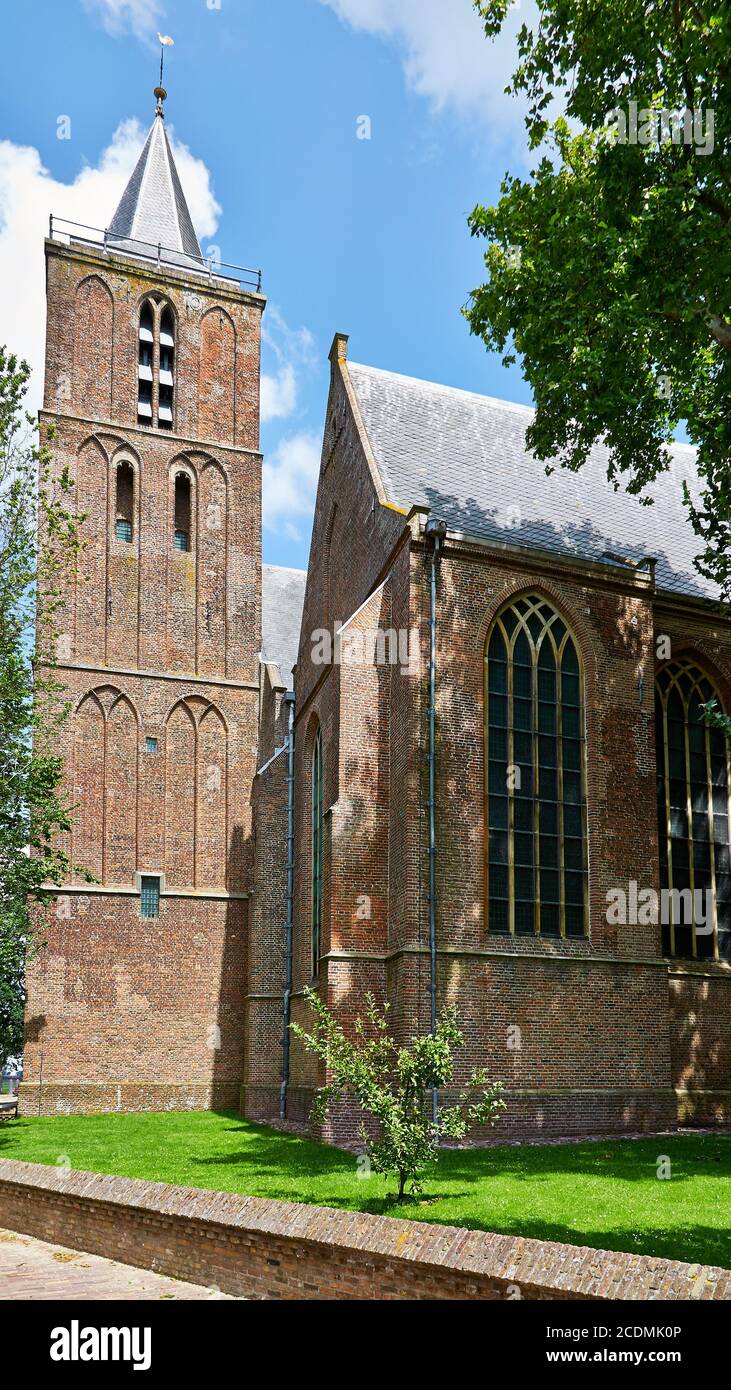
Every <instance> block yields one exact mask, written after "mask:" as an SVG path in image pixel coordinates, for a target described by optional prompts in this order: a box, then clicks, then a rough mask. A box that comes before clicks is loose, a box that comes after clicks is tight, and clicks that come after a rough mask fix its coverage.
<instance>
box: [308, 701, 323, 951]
mask: <svg viewBox="0 0 731 1390" xmlns="http://www.w3.org/2000/svg"><path fill="white" fill-rule="evenodd" d="M322 825H323V820H322V733H321V731H320V729H318V730H317V733H316V734H315V740H314V743H313V745H312V767H311V804H310V895H311V896H310V927H311V938H312V974H313V976H314V975H317V974H318V973H319V969H320V947H321V943H322Z"/></svg>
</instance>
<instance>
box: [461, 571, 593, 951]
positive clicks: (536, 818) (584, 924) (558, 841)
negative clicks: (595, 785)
mask: <svg viewBox="0 0 731 1390" xmlns="http://www.w3.org/2000/svg"><path fill="white" fill-rule="evenodd" d="M485 710H486V729H485V737H486V758H485V761H486V768H487V778H486V782H487V909H488V927H489V930H490V931H491V932H509V933H515V934H518V935H526V936H527V935H533V934H536V933H540V934H541V935H542V936H570V937H579V936H585V935H586V934H587V932H588V884H587V879H588V874H587V840H586V771H585V737H584V706H583V693H582V678H581V669H580V665H579V658H578V653H577V649H576V645H575V643H574V640H573V638H572V636H571V634H570V632H569V631H568V629H567V627H566V624H565V623H564V622H563V620H562V618H560V617H559V615H558V613H557V612H556V610H555V609H554V608H552V607H551V605H550V604H549V603H546V601H545V600H544V599H542V598H540V596H538V595H534V596H530V597H527V596H526V597H524V598H519V599H516V600H515V601H514V602H513V603H511V604H509V605H507V606H506V607H505V608H503V609H502V610H501V612H500V613H499V614H498V616H497V618H496V619H495V621H494V623H493V625H492V628H491V630H490V633H489V635H488V641H487V645H486V650H485Z"/></svg>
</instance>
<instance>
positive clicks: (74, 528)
mask: <svg viewBox="0 0 731 1390" xmlns="http://www.w3.org/2000/svg"><path fill="white" fill-rule="evenodd" d="M28 376H29V371H28V367H27V365H26V364H25V363H22V362H18V360H17V359H16V358H15V357H13V356H11V355H9V354H8V353H7V351H6V350H5V349H4V348H2V347H0V1065H2V1064H3V1063H4V1062H5V1060H6V1059H7V1057H9V1056H12V1055H14V1054H17V1053H19V1052H20V1051H21V1048H22V1031H23V1000H24V996H23V977H24V963H25V957H26V953H27V951H28V950H32V949H33V947H34V942H35V938H34V932H33V924H32V918H33V913H34V907H35V906H37V905H39V904H42V903H44V902H46V901H47V899H48V897H49V893H48V890H47V888H46V886H45V885H47V884H49V883H51V884H53V883H60V882H62V881H63V879H64V877H65V876H66V875H67V872H68V869H69V864H68V859H67V856H66V854H65V853H64V851H63V850H62V849H61V848H60V847H59V844H58V841H57V838H56V837H57V835H58V833H59V832H61V831H64V830H67V829H68V827H69V813H68V808H67V806H66V805H65V802H64V799H63V797H62V794H61V790H60V784H61V776H62V764H61V759H60V758H59V756H58V754H57V752H56V751H55V750H56V736H57V732H58V727H59V724H60V723H61V721H62V720H63V719H64V718H65V715H66V705H65V702H64V699H63V693H62V688H61V686H60V683H59V681H58V678H57V674H56V671H55V660H56V641H57V627H58V618H59V610H60V606H61V603H62V593H63V577H64V571H65V569H66V567H67V566H68V565H69V564H71V563H73V557H74V555H75V552H76V549H77V546H78V525H77V521H78V519H77V518H76V517H75V516H74V515H73V513H72V512H71V511H70V510H69V506H68V502H69V493H70V489H71V480H70V478H69V476H68V473H67V472H66V471H61V472H60V473H59V472H58V471H57V470H55V469H54V466H53V460H52V455H51V451H50V448H49V447H44V448H38V447H37V446H36V444H35V442H34V434H33V433H32V429H33V422H32V420H31V418H30V416H28V415H26V413H25V411H24V408H23V402H24V397H25V394H26V391H27V385H28ZM38 523H39V524H38Z"/></svg>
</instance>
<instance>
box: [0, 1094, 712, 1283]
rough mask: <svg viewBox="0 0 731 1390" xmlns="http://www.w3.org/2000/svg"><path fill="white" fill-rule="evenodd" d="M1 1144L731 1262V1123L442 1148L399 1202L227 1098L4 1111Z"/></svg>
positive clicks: (261, 1190) (120, 1168) (5, 1154)
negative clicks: (667, 1168)
mask: <svg viewBox="0 0 731 1390" xmlns="http://www.w3.org/2000/svg"><path fill="white" fill-rule="evenodd" d="M661 1154H666V1155H668V1156H669V1158H670V1160H671V1169H672V1177H671V1178H670V1179H667V1180H660V1179H658V1178H657V1177H656V1164H657V1159H658V1157H659V1156H660V1155H661ZM0 1158H18V1159H25V1160H27V1161H30V1162H35V1163H49V1164H55V1163H58V1162H62V1161H64V1159H65V1158H67V1159H68V1161H70V1163H71V1166H72V1167H73V1168H77V1169H87V1170H89V1171H91V1172H96V1173H119V1174H122V1175H123V1176H125V1177H130V1178H148V1179H156V1180H158V1181H160V1182H169V1183H176V1184H179V1185H181V1186H185V1187H205V1188H213V1189H215V1190H217V1191H221V1192H241V1193H247V1194H251V1195H253V1196H257V1197H280V1198H284V1199H285V1200H288V1201H296V1202H311V1203H317V1204H320V1205H321V1206H330V1207H348V1208H351V1209H355V1210H361V1211H372V1212H379V1213H385V1214H387V1215H389V1214H390V1215H393V1214H398V1215H399V1216H408V1217H412V1218H415V1219H417V1220H420V1221H440V1222H447V1223H449V1224H451V1225H455V1226H468V1227H473V1228H475V1229H479V1230H488V1231H503V1232H510V1233H513V1234H516V1235H524V1236H537V1237H539V1238H542V1239H545V1240H563V1241H570V1242H573V1243H575V1244H583V1245H592V1246H597V1247H603V1248H605V1249H609V1250H632V1251H635V1252H640V1253H644V1254H648V1255H665V1256H668V1257H669V1258H672V1259H678V1260H689V1261H691V1262H694V1261H700V1262H702V1263H704V1264H720V1265H724V1266H726V1267H731V1236H730V1234H729V1230H728V1227H729V1216H730V1215H731V1135H717V1136H711V1137H709V1136H707V1135H697V1134H683V1135H680V1136H677V1137H673V1138H667V1137H666V1138H660V1139H658V1138H655V1139H623V1140H616V1139H615V1140H612V1139H607V1140H602V1141H600V1142H598V1143H597V1142H594V1143H588V1144H586V1143H584V1144H560V1145H545V1146H538V1145H526V1146H524V1147H522V1148H517V1147H514V1146H511V1147H506V1148H488V1149H460V1150H455V1149H451V1150H445V1151H444V1152H443V1154H442V1156H441V1158H440V1161H439V1165H438V1167H437V1168H436V1169H435V1170H434V1172H433V1173H431V1174H430V1175H429V1176H428V1179H427V1183H426V1190H425V1194H424V1195H425V1197H426V1198H427V1199H428V1200H426V1201H423V1202H418V1203H417V1202H413V1203H409V1204H408V1205H407V1206H405V1207H401V1208H399V1207H396V1206H395V1205H394V1203H393V1201H392V1200H390V1199H389V1198H388V1195H387V1193H388V1191H389V1190H390V1191H393V1179H391V1180H390V1181H389V1182H388V1183H387V1182H386V1181H385V1180H384V1179H383V1178H382V1177H377V1176H373V1177H370V1178H361V1177H359V1175H358V1171H357V1166H356V1158H355V1156H354V1155H353V1154H348V1153H344V1152H343V1151H342V1150H339V1149H332V1148H328V1147H326V1146H325V1145H323V1144H314V1143H311V1142H308V1141H307V1140H304V1139H298V1138H295V1137H293V1136H290V1135H283V1134H278V1133H277V1132H276V1131H275V1130H271V1129H266V1128H265V1127H264V1126H262V1125H253V1124H249V1123H248V1122H247V1121H244V1120H242V1119H241V1118H240V1116H238V1115H234V1114H225V1113H220V1112H218V1113H216V1112H213V1113H212V1112H209V1111H189V1112H185V1113H180V1112H178V1113H172V1114H160V1115H158V1114H154V1115H149V1114H145V1115H88V1116H72V1117H66V1116H58V1117H55V1116H54V1117H53V1118H52V1119H43V1118H41V1119H19V1120H10V1119H8V1120H0ZM1 1225H2V1206H1V1205H0V1226H1Z"/></svg>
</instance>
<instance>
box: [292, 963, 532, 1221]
mask: <svg viewBox="0 0 731 1390" xmlns="http://www.w3.org/2000/svg"><path fill="white" fill-rule="evenodd" d="M305 998H306V1000H307V1002H308V1004H309V1005H310V1007H311V1009H312V1010H313V1012H314V1015H315V1022H314V1026H313V1029H312V1032H311V1033H308V1032H307V1031H306V1030H305V1029H304V1028H302V1027H301V1026H300V1025H299V1024H297V1023H293V1024H291V1025H290V1026H291V1028H292V1032H293V1033H294V1034H295V1035H296V1036H297V1037H298V1038H300V1039H301V1040H302V1042H303V1043H304V1045H305V1047H306V1048H307V1050H308V1052H314V1053H315V1054H316V1055H317V1056H318V1057H320V1058H321V1059H322V1060H323V1061H324V1063H325V1065H326V1067H327V1071H328V1076H329V1080H328V1083H327V1085H325V1086H323V1087H321V1088H320V1090H319V1091H318V1092H317V1095H316V1097H315V1102H314V1105H313V1108H312V1116H311V1118H312V1120H313V1123H321V1122H322V1121H323V1120H324V1119H325V1117H326V1115H327V1114H328V1111H329V1109H330V1106H331V1104H332V1102H333V1100H335V1099H336V1098H337V1097H339V1096H340V1095H342V1094H343V1093H344V1092H349V1093H350V1094H351V1095H353V1096H355V1098H356V1100H357V1102H358V1104H359V1106H360V1108H361V1110H362V1111H363V1113H364V1116H366V1115H368V1116H371V1117H372V1118H373V1119H374V1120H375V1121H376V1127H377V1137H376V1138H372V1137H371V1136H370V1135H369V1134H368V1132H367V1130H366V1127H365V1123H362V1124H361V1129H360V1134H361V1138H362V1140H363V1143H364V1144H365V1146H366V1150H367V1153H368V1157H369V1159H370V1162H371V1167H372V1169H373V1171H374V1172H376V1173H384V1174H387V1173H395V1175H396V1177H397V1179H398V1197H397V1200H398V1201H399V1202H403V1201H404V1199H405V1197H406V1189H407V1186H408V1188H409V1192H410V1194H411V1195H413V1196H415V1195H416V1194H418V1193H419V1192H421V1190H422V1182H421V1178H422V1175H423V1172H424V1169H425V1168H426V1167H427V1166H428V1165H430V1164H433V1163H435V1162H436V1161H437V1159H438V1156H439V1142H440V1139H443V1138H448V1139H464V1138H465V1137H466V1136H467V1134H468V1133H469V1131H470V1130H471V1129H474V1127H475V1126H477V1125H488V1124H493V1122H494V1121H495V1119H496V1118H497V1116H498V1115H499V1113H500V1111H502V1110H504V1109H505V1108H506V1107H505V1101H504V1100H503V1098H502V1092H503V1087H502V1084H501V1083H500V1082H493V1083H492V1084H490V1083H489V1081H488V1079H487V1075H486V1073H485V1072H484V1071H483V1070H479V1071H474V1072H473V1073H472V1075H471V1077H470V1079H469V1083H468V1085H467V1087H466V1088H465V1090H464V1091H463V1092H462V1094H461V1095H460V1096H459V1099H458V1101H457V1103H456V1104H454V1105H439V1106H438V1107H437V1113H436V1119H435V1118H434V1114H433V1108H432V1093H433V1091H434V1090H437V1091H438V1090H441V1088H442V1087H444V1086H448V1085H449V1084H450V1083H451V1081H452V1080H453V1077H454V1057H453V1053H454V1049H455V1048H459V1047H462V1046H463V1044H464V1037H463V1035H462V1033H461V1031H460V1029H459V1027H458V1025H457V1011H456V1009H455V1008H454V1007H453V1006H452V1005H450V1006H448V1007H446V1008H444V1009H442V1011H441V1013H440V1015H439V1018H438V1019H437V1024H436V1029H435V1031H434V1033H426V1034H423V1035H422V1036H420V1037H415V1038H413V1039H412V1041H411V1043H410V1044H409V1046H408V1047H399V1046H398V1045H397V1043H396V1042H395V1041H394V1039H393V1038H392V1036H391V1034H390V1033H389V1030H388V1018H387V1014H388V1005H387V1004H386V1005H385V1007H384V1008H382V1009H381V1008H379V1007H378V1005H377V1004H376V1001H375V999H374V997H373V995H372V994H367V995H366V1019H365V1022H364V1021H363V1020H362V1019H358V1020H357V1022H356V1024H355V1039H354V1041H351V1040H350V1039H349V1038H346V1036H345V1033H344V1032H343V1029H342V1027H341V1025H340V1024H339V1023H338V1022H337V1020H336V1019H335V1018H334V1017H333V1015H332V1014H331V1013H330V1010H329V1009H328V1008H327V1006H326V1005H325V1004H324V1003H323V1002H322V1000H321V999H320V998H319V996H318V995H317V994H315V993H314V991H313V990H310V989H306V990H305Z"/></svg>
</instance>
